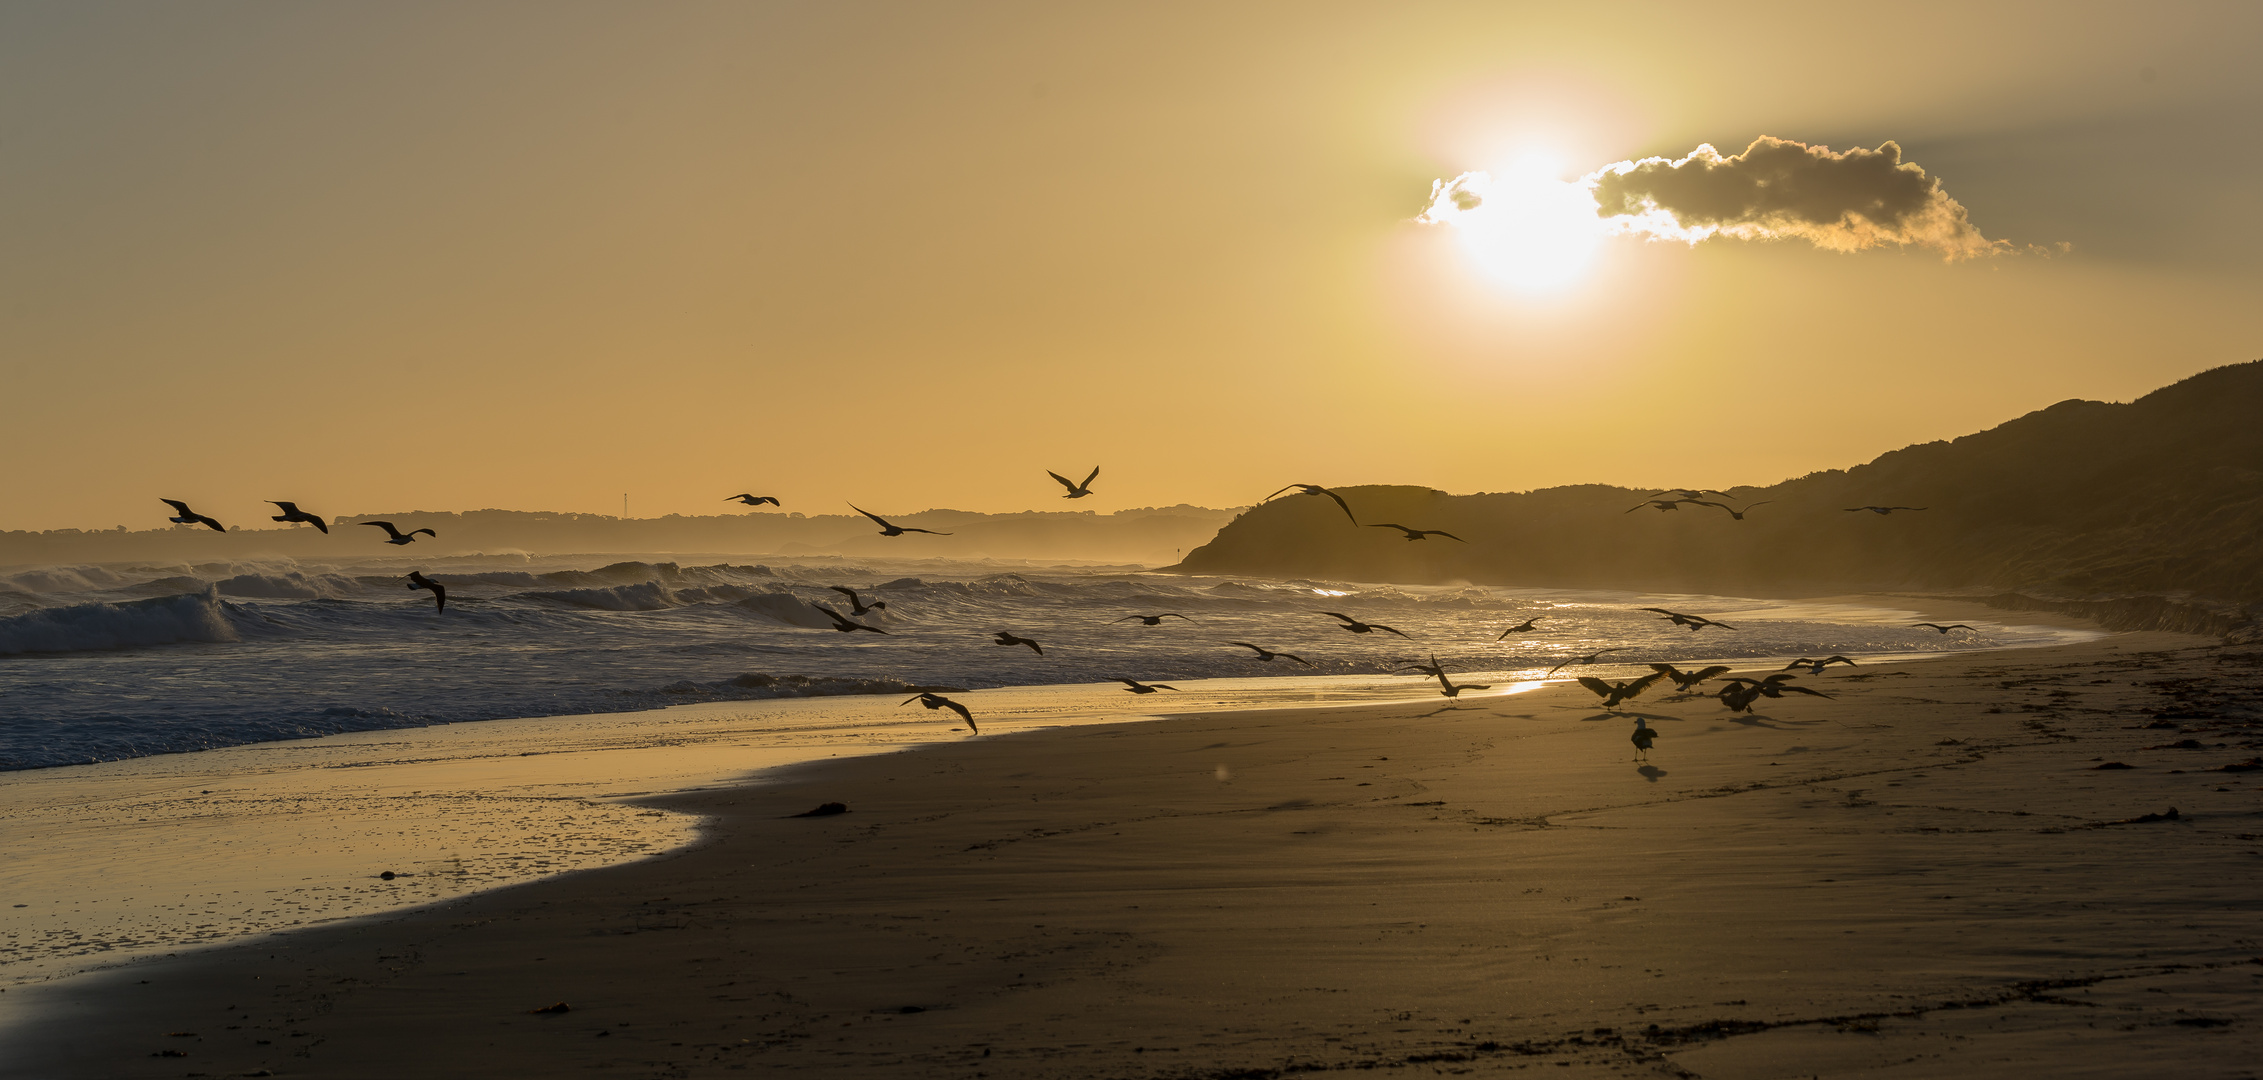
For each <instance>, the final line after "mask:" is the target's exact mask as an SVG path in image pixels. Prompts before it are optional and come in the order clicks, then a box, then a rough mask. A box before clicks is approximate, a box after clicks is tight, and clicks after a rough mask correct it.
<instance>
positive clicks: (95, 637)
mask: <svg viewBox="0 0 2263 1080" xmlns="http://www.w3.org/2000/svg"><path fill="white" fill-rule="evenodd" d="M237 640H241V639H240V637H239V636H238V635H237V633H236V628H235V625H234V624H233V623H231V622H230V621H229V619H228V615H227V613H226V612H225V611H223V610H221V604H220V594H219V590H217V589H206V590H205V591H204V592H201V593H191V594H185V595H178V596H161V597H156V598H154V599H149V600H128V601H125V602H123V603H116V604H103V603H94V604H73V605H71V606H69V607H59V608H46V609H43V610H40V611H34V612H30V613H28V614H23V615H15V616H10V617H8V618H5V619H0V656H6V655H13V654H19V653H63V652H87V651H91V650H95V649H127V648H133V647H135V646H141V645H172V644H176V643H179V642H184V641H207V642H218V641H237Z"/></svg>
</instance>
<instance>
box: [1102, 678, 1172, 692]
mask: <svg viewBox="0 0 2263 1080" xmlns="http://www.w3.org/2000/svg"><path fill="white" fill-rule="evenodd" d="M1116 681H1117V682H1120V683H1122V684H1124V693H1127V694H1152V693H1154V692H1156V691H1157V690H1170V691H1173V692H1176V691H1177V690H1178V687H1176V686H1165V685H1163V684H1162V683H1143V682H1140V681H1139V680H1137V679H1117V680H1116Z"/></svg>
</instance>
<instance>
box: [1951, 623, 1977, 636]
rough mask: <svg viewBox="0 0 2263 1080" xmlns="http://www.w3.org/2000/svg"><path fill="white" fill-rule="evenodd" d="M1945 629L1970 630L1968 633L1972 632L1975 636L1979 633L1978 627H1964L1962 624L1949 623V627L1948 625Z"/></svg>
mask: <svg viewBox="0 0 2263 1080" xmlns="http://www.w3.org/2000/svg"><path fill="white" fill-rule="evenodd" d="M1945 629H1948V630H1970V631H1972V632H1973V633H1975V634H1977V633H1979V632H1980V628H1979V627H1977V626H1966V625H1965V624H1963V623H1950V624H1949V625H1948V626H1947V627H1946V628H1945Z"/></svg>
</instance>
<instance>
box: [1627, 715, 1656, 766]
mask: <svg viewBox="0 0 2263 1080" xmlns="http://www.w3.org/2000/svg"><path fill="white" fill-rule="evenodd" d="M1657 738H1658V732H1657V731H1656V730H1655V729H1653V728H1649V727H1645V726H1643V723H1642V718H1641V717H1639V716H1637V717H1635V718H1634V734H1632V735H1629V736H1627V741H1628V742H1631V743H1633V744H1634V749H1635V753H1636V754H1638V755H1640V757H1639V760H1641V761H1645V762H1647V761H1649V760H1650V744H1651V742H1652V741H1654V740H1655V739H1657Z"/></svg>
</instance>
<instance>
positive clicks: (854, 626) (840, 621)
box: [809, 604, 887, 634]
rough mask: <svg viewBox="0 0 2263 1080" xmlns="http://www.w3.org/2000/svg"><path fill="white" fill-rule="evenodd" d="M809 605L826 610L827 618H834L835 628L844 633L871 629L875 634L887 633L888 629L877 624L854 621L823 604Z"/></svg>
mask: <svg viewBox="0 0 2263 1080" xmlns="http://www.w3.org/2000/svg"><path fill="white" fill-rule="evenodd" d="M809 606H811V607H813V608H816V609H817V610H819V611H822V612H824V613H825V617H826V618H829V619H831V620H833V629H835V630H838V631H840V632H842V633H844V634H849V633H854V632H856V631H858V630H870V631H872V632H873V633H875V634H885V633H887V631H886V630H882V629H880V628H879V627H877V626H866V625H865V624H863V623H860V622H852V621H850V620H849V619H848V618H846V617H845V616H843V615H842V614H841V613H840V612H838V611H835V610H833V609H832V608H829V607H826V606H825V605H823V604H811V605H809Z"/></svg>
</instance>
